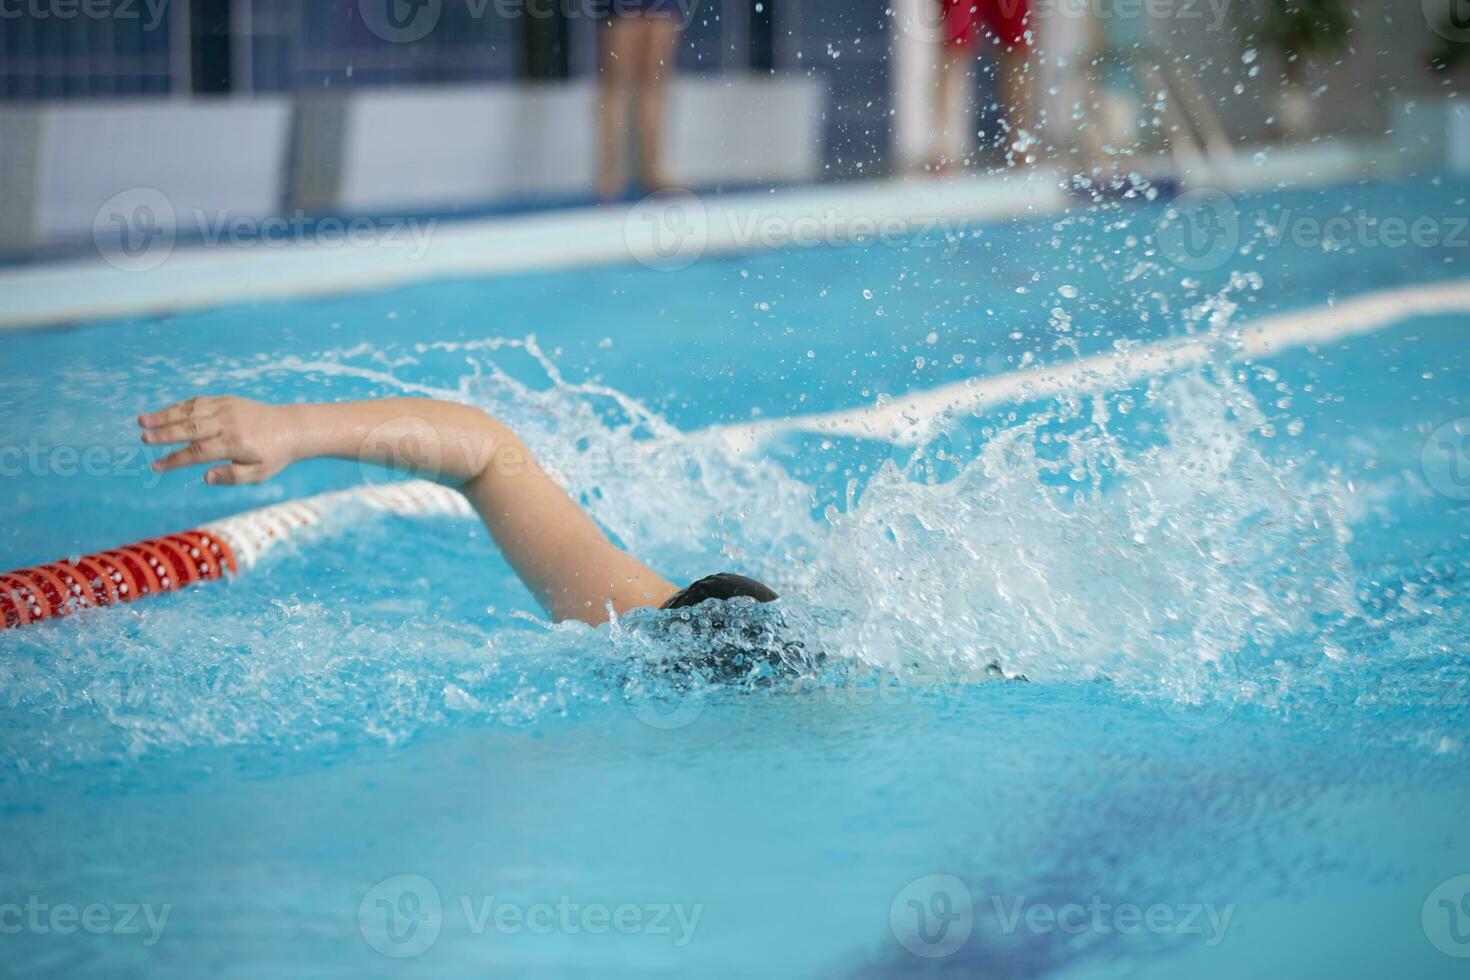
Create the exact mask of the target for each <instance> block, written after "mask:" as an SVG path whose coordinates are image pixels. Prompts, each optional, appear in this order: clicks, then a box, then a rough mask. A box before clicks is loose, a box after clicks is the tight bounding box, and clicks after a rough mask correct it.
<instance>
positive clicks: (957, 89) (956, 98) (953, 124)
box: [929, 0, 979, 174]
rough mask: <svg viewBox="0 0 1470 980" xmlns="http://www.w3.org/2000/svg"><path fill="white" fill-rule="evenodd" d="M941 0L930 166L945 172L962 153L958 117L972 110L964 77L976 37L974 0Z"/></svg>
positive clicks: (970, 63) (973, 52) (934, 170)
mask: <svg viewBox="0 0 1470 980" xmlns="http://www.w3.org/2000/svg"><path fill="white" fill-rule="evenodd" d="M938 2H939V3H940V12H939V16H940V20H939V23H940V24H941V34H940V37H939V38H938V40H939V42H940V44H941V45H942V51H941V54H940V62H939V80H938V83H937V84H936V85H935V87H934V116H933V123H934V136H933V151H932V153H931V155H930V159H929V169H930V170H931V171H932V172H934V173H936V174H941V173H945V172H946V171H948V170H951V169H953V168H954V166H955V165H956V164H957V163H958V162H959V160H960V157H961V156H963V154H964V138H963V135H962V129H964V128H966V127H965V126H963V125H962V124H961V122H960V121H961V120H965V119H969V118H970V117H971V116H972V115H973V114H972V113H970V112H967V111H965V110H966V106H965V105H964V98H965V92H966V90H967V85H966V82H965V79H966V77H967V76H968V75H969V73H970V69H971V68H972V67H973V66H974V64H975V42H976V41H977V40H978V39H979V32H978V18H977V17H976V10H975V5H974V0H938Z"/></svg>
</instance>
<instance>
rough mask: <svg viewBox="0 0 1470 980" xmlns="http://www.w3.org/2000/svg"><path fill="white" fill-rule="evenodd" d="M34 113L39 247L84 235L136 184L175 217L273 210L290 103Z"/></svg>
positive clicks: (155, 103) (132, 103)
mask: <svg viewBox="0 0 1470 980" xmlns="http://www.w3.org/2000/svg"><path fill="white" fill-rule="evenodd" d="M38 111H39V112H40V113H41V131H40V134H39V146H38V152H37V175H36V181H35V184H34V186H33V188H32V189H31V194H32V195H33V201H34V207H33V209H32V213H33V215H34V235H35V241H36V242H37V243H38V244H48V243H53V242H68V241H78V240H87V239H89V238H90V236H91V234H92V222H93V220H94V219H95V218H96V217H97V214H98V211H99V209H101V208H102V206H103V205H104V204H105V203H106V202H107V201H108V200H109V199H110V198H112V197H113V196H114V195H116V194H119V193H124V192H128V191H132V190H135V189H137V188H151V189H152V190H156V191H159V192H161V193H162V194H163V195H164V196H165V197H167V198H168V200H169V201H170V202H171V203H172V205H173V207H174V210H175V213H176V214H177V215H181V216H184V215H207V216H211V217H210V220H214V218H217V217H219V216H221V215H225V216H229V217H251V218H254V217H262V216H265V215H269V214H274V213H276V212H278V211H279V210H280V209H281V202H282V199H283V197H284V187H285V185H284V164H285V160H286V147H287V139H288V137H289V132H290V117H291V103H290V101H289V100H288V99H285V98H255V99H250V100H248V101H246V100H235V99H217V100H211V99H200V100H190V101H182V100H173V99H127V100H121V99H119V100H114V101H101V102H92V101H87V102H65V103H55V104H51V105H47V106H46V107H44V108H43V109H40V110H38Z"/></svg>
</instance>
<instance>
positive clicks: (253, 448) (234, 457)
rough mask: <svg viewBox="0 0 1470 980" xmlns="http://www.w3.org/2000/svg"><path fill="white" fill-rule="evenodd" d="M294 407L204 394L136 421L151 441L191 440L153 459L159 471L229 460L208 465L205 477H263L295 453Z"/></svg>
mask: <svg viewBox="0 0 1470 980" xmlns="http://www.w3.org/2000/svg"><path fill="white" fill-rule="evenodd" d="M293 407H294V406H291V405H266V404H264V403H262V402H256V401H251V400H250V399H248V398H234V397H229V396H225V397H218V398H217V397H210V396H201V397H198V398H190V399H189V400H188V401H183V402H179V403H177V404H174V405H170V406H169V407H167V408H164V409H160V410H159V411H157V412H149V413H147V414H144V415H140V416H138V425H139V426H141V427H142V429H143V441H144V442H145V443H147V444H148V445H150V446H156V445H164V444H167V443H175V442H186V443H188V445H187V446H185V447H184V448H183V449H177V450H175V451H174V452H171V453H169V454H168V455H167V456H164V457H163V458H162V459H160V460H158V461H157V462H155V463H154V464H153V469H154V470H155V471H157V472H159V473H165V472H167V471H169V470H176V469H180V468H181V467H185V466H198V465H201V464H203V463H219V462H224V461H226V460H228V462H227V463H226V464H225V465H224V466H215V467H213V468H211V469H209V470H208V471H206V472H205V474H204V482H205V483H211V484H219V485H230V484H236V483H262V482H264V481H265V480H269V479H270V478H271V477H273V476H275V475H276V474H277V473H279V472H281V470H283V469H285V468H286V467H287V466H289V465H290V464H291V463H293V462H295V460H296V459H297V456H296V445H295V436H296V434H297V431H298V428H299V427H298V426H296V425H294V424H293V420H292V418H291V412H292V409H293Z"/></svg>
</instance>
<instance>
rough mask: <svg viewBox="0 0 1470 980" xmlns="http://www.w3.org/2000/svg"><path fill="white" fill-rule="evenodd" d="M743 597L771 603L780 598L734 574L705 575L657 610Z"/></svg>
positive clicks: (763, 587)
mask: <svg viewBox="0 0 1470 980" xmlns="http://www.w3.org/2000/svg"><path fill="white" fill-rule="evenodd" d="M740 597H744V598H747V599H754V600H755V601H756V602H772V601H774V600H776V599H778V598H780V596H778V595H776V593H775V592H773V591H771V590H770V589H769V588H767V587H766V586H764V585H762V584H761V583H759V582H757V581H756V580H755V579H753V578H746V577H745V576H744V575H736V574H735V573H734V572H720V573H719V574H718V575H707V576H705V577H704V578H702V579H700V580H699V581H698V582H694V583H692V584H690V585H687V586H685V587H684V588H682V589H680V590H679V591H678V592H675V593H674V595H673V597H672V598H670V599H669V601H668V602H665V603H664V604H663V605H662V606H660V607H659V608H661V609H683V608H685V607H686V606H697V605H699V604H700V603H701V602H707V601H709V600H710V599H719V600H722V601H723V600H726V599H735V598H740Z"/></svg>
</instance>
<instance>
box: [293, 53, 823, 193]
mask: <svg viewBox="0 0 1470 980" xmlns="http://www.w3.org/2000/svg"><path fill="white" fill-rule="evenodd" d="M344 98H345V99H346V104H345V108H344V121H343V126H344V132H343V133H342V135H341V179H340V183H339V186H338V199H337V201H336V208H337V209H338V210H341V211H346V212H373V211H384V210H387V211H393V210H397V211H404V210H413V209H416V208H417V209H426V210H432V209H436V208H443V207H450V206H453V205H456V204H464V203H466V202H471V203H478V202H492V201H503V200H512V199H517V198H522V197H527V196H529V197H538V196H539V197H555V196H573V195H583V194H587V193H590V191H591V189H592V187H593V185H594V182H595V177H596V173H595V167H596V161H597V112H596V110H597V93H596V89H595V87H594V86H593V85H592V84H591V83H587V82H575V83H568V84H564V85H547V86H537V87H524V86H512V85H482V86H455V87H444V88H414V89H397V90H375V89H364V90H361V91H359V92H354V93H351V94H350V95H347V96H345V97H344ZM825 103H826V85H825V83H824V82H822V81H820V80H817V79H811V78H804V77H789V78H788V77H776V78H746V77H735V78H731V77H728V76H711V77H709V78H698V77H691V76H680V77H679V78H678V79H677V80H675V81H674V82H672V83H671V85H670V89H669V120H668V123H667V130H666V131H667V134H668V141H669V142H668V147H667V154H668V156H667V166H668V169H669V172H670V177H671V179H672V180H674V181H675V182H678V183H683V184H689V185H708V184H712V183H724V182H735V183H758V182H769V181H809V180H815V179H817V178H819V177H820V176H821V153H822V147H821V132H822V114H823V111H824V107H825ZM326 135H327V138H330V134H326ZM303 138H307V139H309V138H311V134H309V133H306V134H303Z"/></svg>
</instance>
